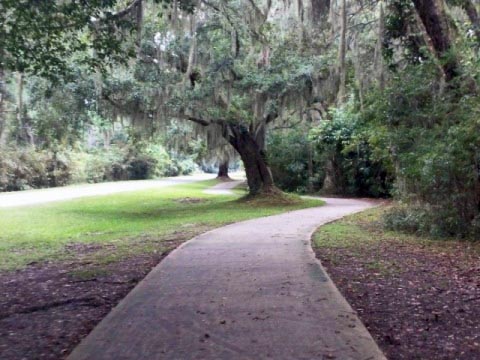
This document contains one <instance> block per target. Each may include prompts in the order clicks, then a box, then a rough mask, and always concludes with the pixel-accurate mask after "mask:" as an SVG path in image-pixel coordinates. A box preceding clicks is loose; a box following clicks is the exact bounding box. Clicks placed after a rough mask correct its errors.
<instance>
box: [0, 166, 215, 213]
mask: <svg viewBox="0 0 480 360" xmlns="http://www.w3.org/2000/svg"><path fill="white" fill-rule="evenodd" d="M215 177H216V175H215V174H194V175H188V176H177V177H168V178H163V179H158V180H137V181H118V182H108V183H100V184H85V185H72V186H65V187H58V188H50V189H39V190H26V191H15V192H8V193H0V208H8V207H13V206H23V205H36V204H43V203H49V202H54V201H63V200H70V199H77V198H82V197H87V196H98V195H109V194H115V193H121V192H128V191H135V190H145V189H152V188H161V187H167V186H174V185H180V184H187V183H191V182H195V181H202V180H210V179H214V178H215Z"/></svg>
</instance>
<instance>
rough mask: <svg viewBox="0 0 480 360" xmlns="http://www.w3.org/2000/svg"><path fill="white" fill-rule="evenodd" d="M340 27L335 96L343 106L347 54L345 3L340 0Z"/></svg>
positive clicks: (344, 0)
mask: <svg viewBox="0 0 480 360" xmlns="http://www.w3.org/2000/svg"><path fill="white" fill-rule="evenodd" d="M341 11H342V12H341V26H340V46H339V49H338V76H339V82H340V85H339V88H338V95H337V103H338V104H343V102H344V101H345V94H346V83H347V68H346V59H345V58H346V52H347V45H346V43H347V2H346V0H342V10H341Z"/></svg>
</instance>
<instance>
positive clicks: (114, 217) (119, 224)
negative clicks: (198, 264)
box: [0, 181, 319, 270]
mask: <svg viewBox="0 0 480 360" xmlns="http://www.w3.org/2000/svg"><path fill="white" fill-rule="evenodd" d="M215 183H216V181H204V182H198V183H193V184H187V185H180V186H175V187H168V188H160V189H156V190H153V189H149V190H145V191H136V192H129V193H121V194H115V195H107V196H99V197H89V198H83V199H77V200H71V201H65V202H59V203H50V204H45V205H38V206H31V207H16V208H10V209H2V210H0V229H1V233H0V270H12V269H18V268H21V267H24V266H25V265H27V264H29V263H32V262H40V261H45V260H65V259H76V258H78V256H82V257H83V258H88V259H90V260H91V261H96V262H100V263H108V262H112V261H116V260H117V259H119V258H121V257H125V256H129V255H133V254H138V253H143V252H152V251H165V249H168V248H169V246H171V243H172V242H173V241H175V240H178V239H179V238H181V239H186V238H189V237H192V236H195V235H196V234H198V233H201V232H204V231H206V230H208V229H211V228H214V227H218V226H221V225H224V224H227V223H231V222H236V221H241V220H246V219H251V218H255V217H261V216H267V215H273V214H278V213H281V212H284V211H288V210H295V209H301V208H306V207H311V206H318V205H319V202H318V201H316V200H305V201H303V200H302V201H298V202H295V203H294V204H275V203H267V204H255V206H251V204H249V203H248V202H244V201H239V198H240V197H241V195H240V194H241V192H237V193H236V195H235V196H212V195H206V194H203V193H202V190H204V189H205V188H207V187H209V186H212V185H214V184H215ZM169 244H170V245H169Z"/></svg>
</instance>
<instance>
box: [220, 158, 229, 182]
mask: <svg viewBox="0 0 480 360" xmlns="http://www.w3.org/2000/svg"><path fill="white" fill-rule="evenodd" d="M228 163H229V162H228V160H224V161H222V162H221V163H220V165H219V166H218V175H217V178H220V179H228V178H230V177H229V176H228V165H229V164H228Z"/></svg>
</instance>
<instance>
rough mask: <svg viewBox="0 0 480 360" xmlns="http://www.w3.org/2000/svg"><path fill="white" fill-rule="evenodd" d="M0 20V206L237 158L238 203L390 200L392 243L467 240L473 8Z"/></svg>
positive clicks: (172, 12) (473, 120)
mask: <svg viewBox="0 0 480 360" xmlns="http://www.w3.org/2000/svg"><path fill="white" fill-rule="evenodd" d="M0 6H2V9H3V10H5V11H3V12H2V14H1V15H0V20H1V23H2V24H1V25H2V29H3V30H4V33H5V35H6V36H5V37H4V38H2V39H1V40H0V45H1V46H2V52H1V53H0V56H1V57H0V60H1V61H0V80H2V81H0V93H1V95H2V97H1V102H0V114H2V115H1V116H0V148H1V149H2V150H1V151H2V152H3V154H6V155H5V156H3V157H2V162H1V164H2V165H0V168H1V169H2V170H1V171H2V174H3V175H2V179H3V180H2V181H3V184H9V185H2V189H20V188H24V187H26V186H32V187H38V186H51V185H61V184H65V183H68V182H71V181H74V180H73V179H78V181H80V180H82V181H100V180H109V179H131V178H145V177H152V176H161V175H165V174H176V173H182V172H184V171H189V170H191V169H192V168H193V167H194V165H193V162H196V164H197V165H201V166H202V167H203V168H211V167H212V166H216V165H218V164H220V163H222V164H225V163H226V162H227V163H228V161H235V159H236V158H240V159H241V160H242V163H243V165H244V168H245V170H246V173H247V179H248V185H249V187H250V191H251V193H252V194H256V193H260V192H264V191H265V192H267V193H269V194H275V193H276V187H275V186H278V187H280V188H281V189H283V190H288V191H299V192H317V191H322V192H323V193H335V194H337V195H355V196H374V197H387V196H394V197H395V198H396V199H397V200H399V203H400V204H401V205H400V206H399V207H398V208H397V209H395V210H394V211H392V213H391V214H390V215H389V216H388V217H387V219H386V222H387V224H388V225H389V226H390V227H392V228H395V229H405V230H408V231H412V232H422V233H429V234H433V235H436V236H452V235H454V236H459V237H468V236H471V235H475V234H476V233H477V228H478V226H479V225H478V224H480V220H479V218H480V190H479V189H480V183H479V176H480V175H479V171H480V168H479V165H478V164H479V147H480V140H479V139H480V137H479V135H478V134H479V132H478V130H479V129H478V116H479V109H480V104H479V102H478V80H479V69H480V64H479V56H478V51H479V48H480V30H479V29H480V20H479V16H478V10H479V5H478V4H477V2H476V1H472V0H388V1H380V0H378V1H377V0H374V1H368V2H358V1H348V0H345V1H340V2H331V1H324V0H320V1H306V0H302V1H300V2H296V3H285V2H279V1H260V0H257V1H251V0H249V1H247V0H235V1H229V2H226V1H222V0H211V1H208V2H207V1H199V2H195V3H194V2H189V1H176V2H169V1H167V2H164V3H163V4H159V2H158V1H146V0H131V1H126V0H125V1H123V0H118V1H113V0H112V1H92V2H88V3H86V2H74V3H71V4H70V3H69V2H54V6H53V7H52V8H51V9H50V10H51V11H46V7H45V5H44V4H43V5H42V4H39V3H38V2H31V1H27V0H24V1H5V2H2V5H0ZM30 19H36V20H38V21H36V22H35V21H33V23H36V24H40V25H39V26H32V25H31V23H32V22H30ZM27 20H28V21H27ZM40 28H41V29H44V31H43V32H40V31H39V30H38V29H40ZM15 29H16V30H18V31H14V30H15ZM125 65H126V66H125ZM34 74H37V75H41V76H42V78H43V79H41V78H39V77H36V76H34ZM45 78H47V79H48V80H45ZM52 79H54V80H55V81H54V82H52V81H51V80H52ZM151 143H154V144H155V145H152V144H151ZM14 148H15V150H13V149H14ZM74 159H77V160H74ZM78 159H82V160H78ZM176 159H177V160H176ZM178 159H181V160H178ZM79 162H80V163H82V166H73V165H72V164H78V163H79ZM179 162H180V163H181V164H179ZM12 164H15V165H12ZM72 169H75V170H72ZM272 174H273V177H272ZM27 177H28V178H29V179H31V180H28V181H26V180H22V179H25V178H27ZM5 179H10V180H8V181H7V180H5ZM75 181H76V180H75ZM15 182H17V183H18V184H20V185H15ZM12 184H13V185H12ZM22 184H25V185H22Z"/></svg>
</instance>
